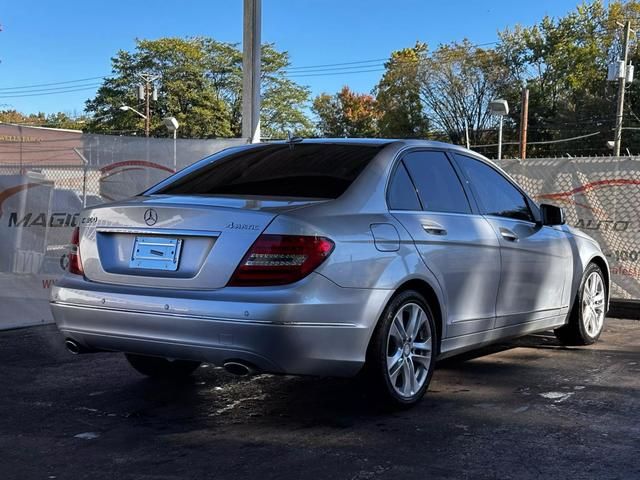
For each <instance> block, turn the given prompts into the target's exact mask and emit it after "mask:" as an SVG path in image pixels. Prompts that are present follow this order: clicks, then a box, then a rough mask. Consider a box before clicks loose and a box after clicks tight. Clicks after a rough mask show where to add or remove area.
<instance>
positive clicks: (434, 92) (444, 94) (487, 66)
mask: <svg viewBox="0 0 640 480" xmlns="http://www.w3.org/2000/svg"><path fill="white" fill-rule="evenodd" d="M420 65H421V71H420V99H421V101H422V104H423V106H424V108H425V112H426V115H428V117H429V119H430V121H431V123H432V125H433V127H435V129H436V130H439V131H440V132H441V133H442V134H443V135H445V138H446V139H447V140H449V141H451V142H453V143H458V144H461V143H463V142H464V139H465V129H467V128H468V130H469V137H470V140H471V143H472V144H478V143H482V142H483V141H485V140H486V138H487V131H488V130H493V123H494V121H495V119H494V118H492V116H491V114H490V112H489V102H490V101H491V100H493V99H494V98H495V97H496V95H497V94H498V92H500V91H501V90H503V89H504V87H505V85H506V83H507V82H508V78H507V73H508V70H507V67H506V65H505V64H504V63H503V62H502V58H501V57H500V56H499V55H498V54H497V53H496V52H495V51H493V50H491V49H482V48H478V47H475V46H473V45H471V44H470V42H469V41H468V40H464V41H462V42H461V43H452V44H450V45H441V46H440V47H438V49H437V50H435V51H434V52H433V53H432V54H431V55H429V56H428V57H424V58H423V60H422V62H421V64H420Z"/></svg>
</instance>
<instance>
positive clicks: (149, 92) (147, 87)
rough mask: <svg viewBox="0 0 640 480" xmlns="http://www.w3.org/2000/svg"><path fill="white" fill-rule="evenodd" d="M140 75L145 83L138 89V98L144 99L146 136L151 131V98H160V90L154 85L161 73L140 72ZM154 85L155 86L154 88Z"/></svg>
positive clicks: (154, 99)
mask: <svg viewBox="0 0 640 480" xmlns="http://www.w3.org/2000/svg"><path fill="white" fill-rule="evenodd" d="M138 77H140V78H141V79H142V81H143V85H142V86H141V88H140V89H138V99H139V100H144V102H145V105H144V136H145V137H148V136H149V133H150V132H151V100H152V99H153V101H156V100H158V91H157V90H156V88H155V87H153V82H155V81H156V80H157V79H158V78H160V75H152V74H150V73H139V74H138ZM152 87H153V88H152Z"/></svg>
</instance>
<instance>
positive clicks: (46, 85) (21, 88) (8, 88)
mask: <svg viewBox="0 0 640 480" xmlns="http://www.w3.org/2000/svg"><path fill="white" fill-rule="evenodd" d="M109 76H110V75H104V76H102V77H87V78H79V79H77V80H66V81H63V82H51V83H38V84H34V85H23V86H20V87H0V92H4V91H6V90H23V89H26V88H37V87H49V86H52V85H65V84H69V83H80V82H86V81H89V80H101V79H104V78H108V77H109Z"/></svg>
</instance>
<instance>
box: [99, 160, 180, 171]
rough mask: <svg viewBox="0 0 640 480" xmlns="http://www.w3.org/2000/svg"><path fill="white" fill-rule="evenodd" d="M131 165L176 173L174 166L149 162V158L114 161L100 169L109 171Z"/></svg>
mask: <svg viewBox="0 0 640 480" xmlns="http://www.w3.org/2000/svg"><path fill="white" fill-rule="evenodd" d="M131 166H137V167H149V168H157V169H158V170H164V171H165V172H169V173H174V171H173V169H172V168H169V167H165V166H164V165H160V164H159V163H155V162H149V161H147V160H125V161H123V162H116V163H112V164H111V165H107V166H106V167H102V168H101V169H100V173H105V172H109V171H111V170H113V169H115V168H119V167H131Z"/></svg>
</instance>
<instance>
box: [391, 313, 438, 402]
mask: <svg viewBox="0 0 640 480" xmlns="http://www.w3.org/2000/svg"><path fill="white" fill-rule="evenodd" d="M432 353H433V335H432V332H431V327H430V324H429V320H428V318H427V314H426V313H425V311H424V310H423V309H422V307H420V305H418V304H416V303H407V304H405V305H403V306H402V307H401V308H400V309H399V310H398V312H397V313H396V315H395V316H394V318H393V322H392V323H391V327H390V328H389V334H388V336H387V374H388V376H389V380H390V382H391V385H392V386H393V388H394V390H395V391H396V392H397V393H398V394H399V395H400V396H402V397H405V398H410V397H412V396H414V395H415V394H416V393H417V392H418V391H420V389H421V388H422V386H423V385H424V383H425V381H426V380H427V376H428V374H429V367H430V365H431V361H432Z"/></svg>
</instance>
